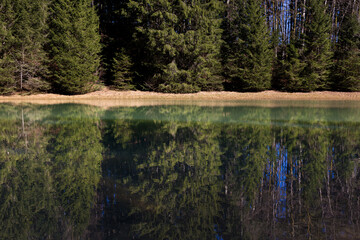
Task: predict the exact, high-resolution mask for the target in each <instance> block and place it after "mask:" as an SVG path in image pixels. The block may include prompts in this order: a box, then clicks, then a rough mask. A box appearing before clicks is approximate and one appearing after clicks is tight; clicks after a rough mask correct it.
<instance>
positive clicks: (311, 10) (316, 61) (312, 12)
mask: <svg viewBox="0 0 360 240" xmlns="http://www.w3.org/2000/svg"><path fill="white" fill-rule="evenodd" d="M330 30H331V24H330V18H329V15H328V13H327V11H326V5H325V3H324V1H323V0H309V1H308V6H307V19H306V22H305V36H304V44H305V45H304V53H303V61H305V64H306V66H305V68H304V70H303V71H302V73H301V74H300V77H301V78H303V81H302V84H301V85H302V86H301V88H300V89H298V90H301V91H314V90H322V89H326V88H327V87H328V78H329V69H330V64H331V57H332V52H331V42H330Z"/></svg>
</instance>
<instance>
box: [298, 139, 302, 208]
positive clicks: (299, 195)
mask: <svg viewBox="0 0 360 240" xmlns="http://www.w3.org/2000/svg"><path fill="white" fill-rule="evenodd" d="M301 157H302V154H301V144H300V156H299V160H298V161H299V168H298V201H299V214H301V161H302V159H301Z"/></svg>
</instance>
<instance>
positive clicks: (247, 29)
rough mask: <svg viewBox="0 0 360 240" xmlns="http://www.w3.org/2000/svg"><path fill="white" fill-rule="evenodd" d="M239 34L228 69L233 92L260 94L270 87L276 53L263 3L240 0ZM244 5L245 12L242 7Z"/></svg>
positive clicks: (258, 0)
mask: <svg viewBox="0 0 360 240" xmlns="http://www.w3.org/2000/svg"><path fill="white" fill-rule="evenodd" d="M239 6H240V7H239V9H240V11H244V12H243V13H241V12H240V13H239V18H240V19H239V21H238V28H239V34H238V35H237V36H236V38H235V39H234V41H235V42H234V43H233V44H232V45H233V47H232V48H231V49H233V53H232V54H231V56H229V60H228V63H227V66H226V69H227V71H228V75H229V76H230V78H231V81H232V84H233V87H234V89H236V90H242V91H244V90H246V91H261V90H266V89H269V88H270V86H271V74H272V73H271V71H272V60H273V51H272V50H271V41H270V34H269V31H268V28H267V24H266V19H265V15H264V9H263V7H262V3H261V1H260V0H247V1H246V0H245V1H244V0H239ZM241 6H243V8H244V10H243V9H242V8H241Z"/></svg>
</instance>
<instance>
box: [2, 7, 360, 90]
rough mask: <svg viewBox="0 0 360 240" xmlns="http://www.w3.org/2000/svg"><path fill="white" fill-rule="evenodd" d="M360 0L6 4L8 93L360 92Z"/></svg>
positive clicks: (5, 85)
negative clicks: (108, 90)
mask: <svg viewBox="0 0 360 240" xmlns="http://www.w3.org/2000/svg"><path fill="white" fill-rule="evenodd" d="M359 7H360V0H0V40H1V46H0V94H1V95H9V94H13V93H16V92H21V93H34V92H52V93H60V94H67V95H71V94H82V93H86V92H90V91H94V90H97V89H99V88H101V86H104V85H105V86H109V87H111V88H114V89H119V90H143V91H156V92H169V93H192V92H198V91H220V90H225V91H263V90H269V89H273V90H280V91H289V92H295V91H296V92H297V91H300V92H309V91H322V90H331V91H359V90H360V12H359V11H360V8H359Z"/></svg>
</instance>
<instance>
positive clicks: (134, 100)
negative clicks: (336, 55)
mask: <svg viewBox="0 0 360 240" xmlns="http://www.w3.org/2000/svg"><path fill="white" fill-rule="evenodd" d="M254 100H259V101H260V100H262V101H261V102H262V103H261V104H260V105H273V104H274V102H276V104H277V105H279V104H281V103H282V102H283V103H284V104H289V100H303V101H307V100H312V101H318V102H319V103H320V102H321V101H335V100H337V101H360V92H352V93H349V92H328V91H324V92H310V93H286V92H277V91H264V92H257V93H248V92H246V93H239V92H199V93H194V94H170V93H155V92H142V91H115V90H109V89H108V88H104V89H103V90H101V91H96V92H92V93H88V94H84V95H75V96H65V95H58V94H36V95H27V96H22V95H19V94H16V95H12V96H1V97H0V103H1V102H11V103H36V104H60V103H79V104H89V105H96V106H101V107H113V106H143V105H163V104H194V103H195V104H197V105H214V106H215V105H216V106H218V105H254V104H255V105H259V102H258V103H253V101H254ZM264 100H266V101H264Z"/></svg>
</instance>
